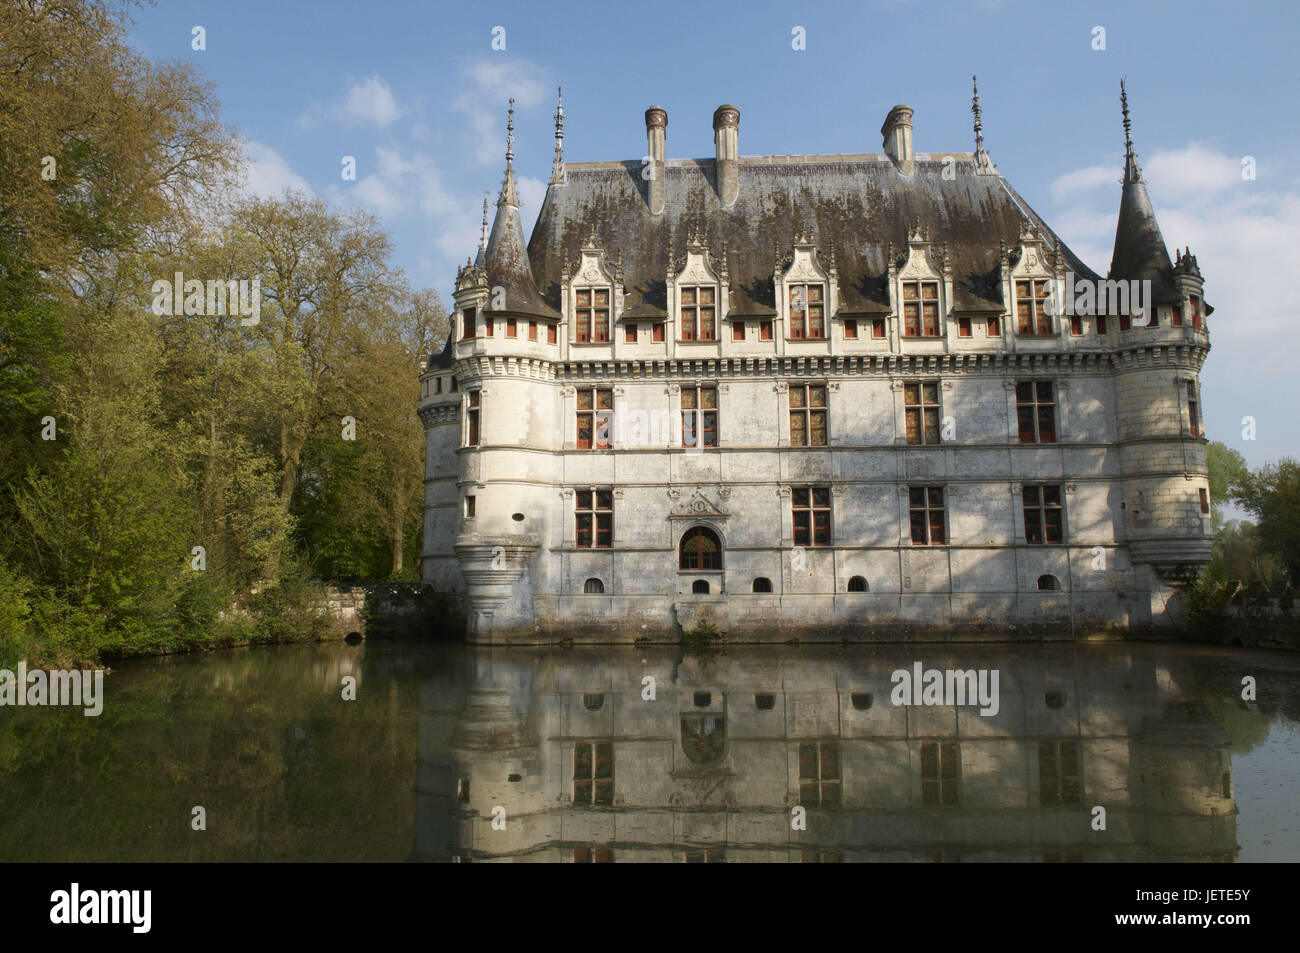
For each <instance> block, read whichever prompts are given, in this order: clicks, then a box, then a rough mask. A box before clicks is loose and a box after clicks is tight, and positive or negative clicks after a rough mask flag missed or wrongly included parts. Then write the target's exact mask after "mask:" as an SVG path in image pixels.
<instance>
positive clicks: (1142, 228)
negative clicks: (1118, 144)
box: [1108, 80, 1182, 302]
mask: <svg viewBox="0 0 1300 953" xmlns="http://www.w3.org/2000/svg"><path fill="white" fill-rule="evenodd" d="M1120 102H1121V104H1122V108H1123V112H1124V150H1125V151H1124V191H1123V193H1122V194H1121V196H1120V203H1119V221H1118V222H1117V223H1116V225H1115V250H1114V252H1113V254H1112V255H1111V259H1110V273H1109V275H1108V277H1110V278H1114V279H1124V280H1126V281H1150V282H1151V294H1152V297H1153V298H1154V299H1155V300H1156V301H1157V302H1169V301H1181V300H1182V296H1181V295H1180V294H1179V293H1178V290H1177V288H1176V287H1175V286H1174V283H1173V272H1174V265H1173V262H1172V261H1170V260H1169V250H1168V249H1167V248H1166V247H1165V239H1164V236H1163V235H1162V234H1161V233H1160V225H1159V224H1158V223H1157V222H1156V213H1155V209H1153V208H1152V207H1151V199H1150V197H1149V196H1148V195H1147V186H1146V182H1144V181H1143V179H1142V169H1141V168H1140V167H1139V166H1138V162H1137V153H1135V152H1134V151H1133V138H1132V135H1131V131H1130V122H1129V115H1128V94H1127V93H1126V92H1125V90H1124V83H1123V81H1122V80H1121V81H1120Z"/></svg>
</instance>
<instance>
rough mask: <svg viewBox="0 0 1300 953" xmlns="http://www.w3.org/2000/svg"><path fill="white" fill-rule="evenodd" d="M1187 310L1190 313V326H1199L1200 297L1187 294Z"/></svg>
mask: <svg viewBox="0 0 1300 953" xmlns="http://www.w3.org/2000/svg"><path fill="white" fill-rule="evenodd" d="M1187 311H1188V314H1190V315H1191V319H1192V327H1194V328H1199V327H1200V326H1201V299H1200V298H1199V297H1197V296H1196V295H1188V296H1187Z"/></svg>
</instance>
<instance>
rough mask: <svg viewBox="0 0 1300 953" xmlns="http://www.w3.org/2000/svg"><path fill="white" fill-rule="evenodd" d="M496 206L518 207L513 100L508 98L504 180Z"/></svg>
mask: <svg viewBox="0 0 1300 953" xmlns="http://www.w3.org/2000/svg"><path fill="white" fill-rule="evenodd" d="M497 205H513V206H514V207H515V208H518V207H519V196H518V195H517V194H516V193H515V98H514V97H513V96H511V97H510V118H509V119H508V120H507V121H506V178H505V181H504V182H502V183H501V197H500V198H499V199H497Z"/></svg>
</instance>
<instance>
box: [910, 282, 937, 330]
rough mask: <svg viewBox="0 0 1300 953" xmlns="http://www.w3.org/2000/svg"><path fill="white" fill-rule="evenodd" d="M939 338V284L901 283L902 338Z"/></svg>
mask: <svg viewBox="0 0 1300 953" xmlns="http://www.w3.org/2000/svg"><path fill="white" fill-rule="evenodd" d="M938 336H939V282H937V281H904V282H903V337H907V338H937V337H938Z"/></svg>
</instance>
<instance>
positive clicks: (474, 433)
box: [465, 390, 482, 447]
mask: <svg viewBox="0 0 1300 953" xmlns="http://www.w3.org/2000/svg"><path fill="white" fill-rule="evenodd" d="M467 397H468V399H469V404H468V406H467V407H466V409H465V421H466V423H467V424H468V427H467V429H468V431H469V439H468V440H466V442H465V446H467V447H477V446H478V436H479V430H478V415H479V411H480V410H481V409H482V408H481V406H480V403H479V402H480V400H481V399H482V395H481V394H480V392H479V391H476V390H472V391H470V392H469V394H468V395H467Z"/></svg>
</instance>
